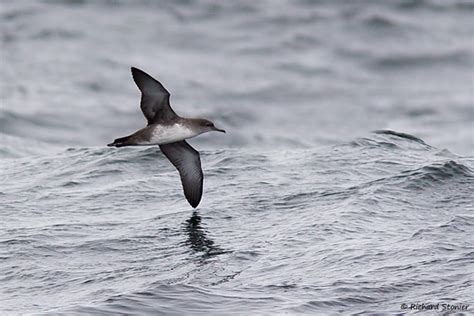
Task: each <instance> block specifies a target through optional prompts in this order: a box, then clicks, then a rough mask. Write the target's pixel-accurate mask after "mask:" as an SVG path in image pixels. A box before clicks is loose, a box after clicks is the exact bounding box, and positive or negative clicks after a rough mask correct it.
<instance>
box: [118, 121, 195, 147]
mask: <svg viewBox="0 0 474 316" xmlns="http://www.w3.org/2000/svg"><path fill="white" fill-rule="evenodd" d="M199 134H200V133H199V132H198V131H195V130H193V129H191V128H189V127H188V126H187V125H185V124H183V123H182V122H179V121H177V122H173V123H172V124H151V125H148V126H146V127H144V128H142V129H140V130H138V131H136V132H135V133H133V134H132V135H130V136H127V138H128V139H127V141H125V142H123V143H122V144H116V145H115V146H116V147H121V146H153V145H164V144H169V143H175V142H178V141H181V140H185V139H188V138H192V137H195V136H197V135H199Z"/></svg>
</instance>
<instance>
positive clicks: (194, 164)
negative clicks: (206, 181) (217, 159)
mask: <svg viewBox="0 0 474 316" xmlns="http://www.w3.org/2000/svg"><path fill="white" fill-rule="evenodd" d="M160 149H161V151H162V152H163V153H164V154H165V156H166V157H167V158H168V159H169V161H171V163H172V164H173V166H175V167H176V169H178V171H179V175H180V177H181V183H182V185H183V190H184V196H186V199H187V200H188V202H189V204H191V206H192V207H194V208H196V207H197V206H198V204H199V202H200V201H201V196H202V183H203V178H204V177H203V175H202V169H201V159H200V158H199V152H198V151H197V150H195V149H194V148H193V147H191V146H190V145H189V144H188V143H187V142H186V141H184V140H182V141H180V142H175V143H170V144H165V145H160Z"/></svg>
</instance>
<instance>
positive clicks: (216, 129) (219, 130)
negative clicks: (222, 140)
mask: <svg viewBox="0 0 474 316" xmlns="http://www.w3.org/2000/svg"><path fill="white" fill-rule="evenodd" d="M214 130H215V131H218V132H221V133H225V131H224V130H223V129H219V128H217V127H214Z"/></svg>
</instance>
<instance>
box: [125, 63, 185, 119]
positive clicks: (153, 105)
mask: <svg viewBox="0 0 474 316" xmlns="http://www.w3.org/2000/svg"><path fill="white" fill-rule="evenodd" d="M132 76H133V80H134V81H135V83H136V84H137V86H138V88H139V89H140V91H141V92H142V99H141V103H140V108H141V109H142V112H143V114H144V115H145V117H146V119H147V120H148V125H150V124H153V123H157V122H160V121H161V122H166V121H169V120H172V119H174V118H176V117H178V116H177V115H176V113H175V112H174V111H173V109H171V106H170V93H169V92H168V90H166V89H165V87H163V85H162V84H161V83H160V82H159V81H158V80H156V79H154V78H153V77H152V76H150V75H149V74H147V73H146V72H144V71H142V70H140V69H138V68H135V67H132Z"/></svg>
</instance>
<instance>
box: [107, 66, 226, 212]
mask: <svg viewBox="0 0 474 316" xmlns="http://www.w3.org/2000/svg"><path fill="white" fill-rule="evenodd" d="M132 76H133V79H134V80H135V83H136V84H137V86H138V88H139V89H140V91H141V92H142V99H141V104H140V108H141V109H142V112H143V114H144V115H145V117H146V119H147V120H148V125H147V126H146V127H144V128H142V129H140V130H138V131H136V132H135V133H133V134H131V135H129V136H126V137H121V138H117V139H115V140H114V142H113V143H111V144H108V146H114V147H123V146H153V145H159V146H160V149H161V151H162V152H163V153H164V154H165V156H166V157H167V158H168V159H169V160H170V161H171V163H172V164H173V165H174V166H175V167H176V169H178V171H179V174H180V176H181V183H182V185H183V189H184V195H185V196H186V199H187V200H188V202H189V203H190V204H191V206H192V207H197V205H198V204H199V202H200V201H201V196H202V185H203V178H204V177H203V174H202V169H201V160H200V157H199V152H198V151H196V150H195V149H194V148H192V147H191V146H190V145H189V144H188V143H187V142H186V141H185V140H186V139H188V138H192V137H195V136H197V135H199V134H202V133H206V132H209V131H219V132H224V133H225V131H224V130H221V129H218V128H216V127H215V126H214V124H213V123H212V122H211V121H208V120H206V119H191V118H183V117H180V116H178V115H177V114H176V113H175V112H174V111H173V110H172V109H171V106H170V104H169V97H170V94H169V92H168V91H167V90H166V89H165V88H164V87H163V85H162V84H161V83H160V82H159V81H157V80H155V79H154V78H153V77H151V76H150V75H148V74H147V73H145V72H143V71H142V70H139V69H137V68H133V67H132Z"/></svg>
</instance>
